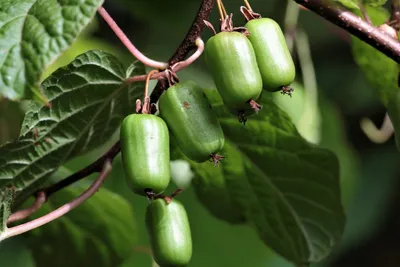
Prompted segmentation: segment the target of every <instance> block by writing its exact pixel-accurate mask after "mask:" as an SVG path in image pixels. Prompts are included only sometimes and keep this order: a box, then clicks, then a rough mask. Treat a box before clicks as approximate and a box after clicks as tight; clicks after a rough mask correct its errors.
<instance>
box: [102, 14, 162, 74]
mask: <svg viewBox="0 0 400 267" xmlns="http://www.w3.org/2000/svg"><path fill="white" fill-rule="evenodd" d="M97 11H98V12H99V14H100V15H101V16H102V17H103V19H104V20H105V21H106V22H107V24H108V26H110V28H111V29H112V30H113V32H114V33H115V35H117V37H118V38H119V39H120V40H121V42H122V43H123V44H124V46H125V47H126V48H127V49H128V50H129V52H131V54H132V55H133V56H134V57H135V58H137V59H138V60H139V61H140V62H142V63H143V64H145V65H146V66H149V67H151V68H155V69H161V70H164V69H166V68H167V67H168V63H166V62H160V61H155V60H152V59H150V58H148V57H146V56H145V55H143V54H142V53H141V52H140V51H139V50H138V49H137V48H136V47H135V46H134V45H133V44H132V42H131V41H130V40H129V39H128V37H127V36H126V35H125V33H124V32H123V31H122V30H121V28H120V27H119V26H118V24H117V23H116V22H115V21H114V19H113V18H112V17H111V16H110V14H109V13H108V12H107V11H106V10H105V9H104V7H100V8H99V9H98V10H97Z"/></svg>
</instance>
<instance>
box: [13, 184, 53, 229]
mask: <svg viewBox="0 0 400 267" xmlns="http://www.w3.org/2000/svg"><path fill="white" fill-rule="evenodd" d="M35 197H36V199H35V202H34V203H33V204H32V205H31V206H30V207H28V208H26V209H23V210H19V211H16V212H14V213H13V214H11V215H10V217H8V219H7V224H9V223H12V222H16V221H20V220H23V219H26V218H28V217H29V216H31V215H32V214H33V213H35V212H36V211H37V210H39V209H40V208H41V207H42V206H43V204H44V203H45V202H46V194H45V193H44V192H43V191H40V192H38V193H37V194H36V196H35Z"/></svg>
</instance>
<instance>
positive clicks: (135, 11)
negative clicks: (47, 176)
mask: <svg viewBox="0 0 400 267" xmlns="http://www.w3.org/2000/svg"><path fill="white" fill-rule="evenodd" d="M224 3H225V5H226V8H227V10H228V12H233V13H234V21H235V25H236V26H240V25H242V24H244V20H243V19H242V16H240V13H239V9H238V7H239V5H241V4H242V2H241V1H239V0H229V1H228V0H225V1H224ZM251 3H252V5H253V9H254V10H256V11H257V12H259V13H261V14H262V15H263V16H264V17H271V18H273V19H275V20H277V21H278V22H280V23H282V22H283V20H284V15H285V10H286V1H282V0H269V1H264V0H252V1H251ZM105 7H106V9H107V10H108V11H109V12H110V14H111V15H112V16H113V17H114V18H115V19H116V21H117V22H118V24H119V25H120V26H121V28H122V29H123V30H124V31H125V32H126V33H127V35H128V36H129V38H130V39H131V40H132V42H133V43H134V44H135V45H137V47H138V48H139V49H140V50H142V51H143V52H144V53H145V54H147V55H148V56H149V57H151V58H155V59H159V60H164V61H166V60H168V58H169V57H170V56H171V55H172V54H173V52H174V51H175V49H176V48H177V47H178V45H179V44H180V42H181V41H182V39H183V37H184V36H185V34H186V32H187V30H188V28H189V26H190V25H191V23H192V21H193V17H194V14H195V13H196V11H197V9H198V7H199V1H198V0H191V1H189V0H174V1H165V0H152V1H143V0H110V1H106V3H105ZM210 21H211V22H213V24H214V25H215V26H217V25H218V13H217V12H216V10H214V11H213V13H212V16H211V18H210ZM298 24H299V25H300V26H301V27H302V28H303V29H304V30H305V32H306V33H307V35H308V39H309V42H310V45H311V55H312V59H313V62H314V68H315V72H316V77H317V83H318V106H317V108H316V111H315V112H319V114H320V116H321V125H320V129H319V130H320V132H319V134H320V145H321V146H322V147H325V148H328V149H331V150H333V151H334V152H335V153H336V154H337V156H338V157H339V160H340V164H341V170H340V171H341V184H342V192H343V194H342V198H343V202H344V205H345V210H346V213H347V219H348V222H347V226H346V230H345V235H344V237H343V240H342V242H341V243H340V245H339V246H338V248H337V250H336V251H335V252H334V253H333V254H332V255H331V257H330V258H329V259H327V260H326V261H325V262H323V263H321V264H318V265H316V266H341V267H343V266H365V267H368V266H386V267H391V266H400V259H399V257H398V256H397V255H398V253H397V251H398V249H399V248H400V232H399V230H398V228H399V227H398V225H399V224H400V216H399V214H400V212H398V208H397V207H398V206H399V204H400V191H399V190H398V188H399V183H398V182H399V181H398V180H399V179H398V178H399V174H400V164H399V154H398V152H397V151H396V146H395V142H394V138H391V139H390V140H389V141H388V142H387V143H385V144H383V145H376V144H373V143H371V142H370V141H369V140H368V139H367V137H366V136H365V134H364V133H363V132H362V131H361V129H360V126H359V121H360V119H361V118H362V117H370V118H371V119H372V120H373V121H374V122H375V123H376V124H377V125H378V126H379V125H380V124H381V122H382V119H383V116H384V114H385V109H384V107H383V106H382V104H381V103H380V102H379V100H378V97H377V93H376V90H375V89H374V88H373V87H372V85H370V84H369V83H368V82H367V80H366V78H365V76H364V74H363V73H362V72H361V70H360V69H359V68H358V66H357V65H356V63H355V62H354V59H353V57H352V51H351V46H350V42H351V39H350V36H349V35H348V34H347V33H346V32H344V31H342V30H341V29H339V28H337V27H336V26H334V25H332V24H330V23H329V22H327V21H324V20H323V19H321V18H320V17H319V16H317V15H315V14H313V13H311V12H307V11H301V14H300V18H299V23H298ZM210 36H211V31H210V30H207V29H206V30H205V32H204V35H203V38H204V40H207V38H209V37H210ZM91 49H102V50H105V51H108V52H111V53H113V54H114V55H116V56H118V57H119V58H120V59H121V60H126V61H127V62H129V61H131V60H132V57H131V56H130V55H129V54H128V53H127V51H126V50H125V49H124V47H122V45H121V44H120V42H119V40H118V39H117V38H116V37H115V36H114V34H113V32H112V31H111V30H110V29H109V28H108V26H107V25H106V24H105V23H104V21H102V20H101V19H100V18H99V17H97V18H96V19H95V20H94V21H93V23H92V24H91V25H90V27H88V29H87V30H86V31H85V32H84V33H83V34H82V35H81V37H80V38H79V39H78V40H77V42H76V43H75V44H74V45H73V46H72V47H71V48H70V49H69V50H68V51H67V52H66V53H65V54H64V55H63V56H62V57H61V58H59V59H58V60H57V62H56V63H55V64H54V65H53V66H51V67H50V68H49V70H48V71H47V72H46V75H48V74H50V73H51V72H52V71H54V70H55V69H56V68H57V67H59V66H63V65H66V64H67V63H69V62H70V61H71V60H72V59H73V58H74V57H75V56H76V55H78V54H80V53H83V52H85V51H87V50H91ZM297 63H298V62H297ZM297 67H298V69H299V66H298V65H297ZM46 75H45V76H46ZM179 77H180V78H181V79H182V80H184V79H191V80H194V81H196V82H197V83H199V84H200V85H201V86H203V87H205V88H211V87H213V86H214V85H213V82H212V79H211V77H210V75H209V73H208V72H207V69H206V68H205V63H204V58H203V57H201V58H200V59H199V60H198V61H197V62H196V63H195V64H194V65H192V66H191V67H189V68H187V69H185V70H184V71H182V72H181V73H179ZM377 79H379V77H377ZM302 83H303V81H302V79H301V75H300V71H298V75H297V83H296V84H295V86H294V87H295V92H294V95H293V97H292V98H287V97H286V98H285V99H282V97H283V96H281V95H280V94H279V93H277V95H276V96H274V97H275V99H276V102H277V103H278V105H280V106H281V107H282V108H284V109H285V110H286V111H287V112H288V113H289V115H291V116H292V118H293V120H294V122H296V120H299V116H300V115H301V114H302V112H303V110H304V101H305V98H306V97H307V94H305V93H304V91H303V90H304V89H303V86H302ZM264 108H268V107H264ZM23 110H24V103H23V104H22V105H17V104H15V103H11V102H6V101H5V100H2V101H0V143H4V142H5V141H7V140H12V139H13V138H15V137H16V136H17V134H18V132H19V127H20V124H21V121H22V116H23ZM117 134H118V133H116V134H115V135H114V136H113V137H111V139H110V142H109V143H107V144H105V145H104V146H103V147H101V148H99V149H98V150H96V151H93V152H91V153H89V154H88V155H85V156H82V157H80V158H77V159H74V160H72V161H71V162H69V163H68V164H67V165H66V166H65V169H64V171H61V172H58V173H56V174H55V175H54V177H53V178H54V179H61V178H63V177H65V174H66V172H65V170H67V173H69V172H73V171H76V170H78V169H79V168H82V167H84V166H86V165H88V164H89V163H91V162H93V161H94V160H95V159H97V157H98V156H99V155H100V154H101V153H103V152H104V151H106V150H107V148H108V147H109V146H110V144H111V143H112V142H114V141H115V140H116V139H117V137H118V135H117ZM174 173H177V174H176V175H174V177H173V178H174V179H175V180H176V181H177V183H181V182H182V179H185V175H186V174H188V173H189V170H188V168H187V166H185V165H184V164H183V165H182V164H175V165H174ZM178 176H179V177H178ZM182 176H183V177H182ZM91 178H93V177H91ZM183 183H184V181H183ZM105 187H106V188H107V189H109V190H111V191H113V192H116V193H118V194H120V195H121V196H123V197H124V198H125V199H126V200H127V201H128V202H129V203H130V205H131V209H132V211H133V214H134V217H135V219H136V222H135V224H136V226H135V227H133V228H132V229H135V231H134V232H126V233H125V235H128V236H133V237H134V238H133V239H129V240H135V242H136V245H134V246H133V247H131V248H130V250H131V256H130V257H129V258H128V259H127V260H125V262H124V263H122V264H121V265H120V266H121V267H139V266H140V267H142V266H151V265H152V261H151V257H150V256H149V254H148V253H149V251H148V250H149V249H148V239H147V235H146V232H145V226H144V222H143V217H144V213H145V209H146V204H147V200H146V199H144V198H142V197H137V196H135V195H133V194H132V193H131V192H130V191H129V190H128V189H127V187H126V185H125V178H124V174H123V170H122V163H121V158H120V156H118V157H117V158H116V159H115V161H114V163H113V172H112V174H111V175H110V177H109V178H108V180H107V181H106V183H105ZM171 190H173V188H172V187H171V188H170V189H169V192H170V191H171ZM53 197H54V198H57V195H55V196H53ZM179 198H180V200H181V201H182V202H184V204H185V206H186V209H187V212H188V215H189V218H190V222H191V228H192V234H193V240H194V255H193V259H192V262H191V264H190V266H191V267H203V266H208V267H214V266H215V267H217V266H230V267H242V266H252V267H261V266H273V267H286V266H288V267H289V266H292V265H291V264H289V263H287V262H285V261H284V260H282V259H281V258H279V257H277V256H276V255H275V254H274V253H273V252H272V251H270V250H269V249H268V248H266V247H265V245H264V244H263V243H262V242H261V241H260V240H259V239H258V237H257V235H256V234H255V233H254V232H253V231H252V230H251V229H249V228H246V227H244V226H232V225H229V224H227V223H225V222H223V221H220V220H218V219H216V218H214V217H212V216H211V215H210V214H209V213H208V211H207V210H206V209H205V208H204V207H203V206H202V205H201V204H200V203H199V202H198V201H197V199H196V196H195V195H194V192H193V190H192V189H191V188H190V187H188V189H187V190H186V191H185V192H184V193H182V194H181V195H180V197H179ZM216 201H218V200H216ZM73 212H74V211H73ZM104 213H105V216H107V211H106V210H104ZM110 222H111V220H110ZM104 231H112V230H110V229H104ZM93 235H96V233H93ZM27 236H29V234H28V235H26V236H21V237H17V238H13V239H11V240H7V241H5V242H3V243H1V244H0V262H1V266H5V267H9V266H12V267H30V266H38V267H40V266H50V265H52V263H51V260H52V259H51V258H52V257H51V255H49V262H48V264H49V265H45V264H44V263H43V262H44V261H37V262H36V263H35V261H34V253H33V252H32V251H30V250H29V247H28V244H27V242H26V237H27ZM64 241H65V240H64V239H63V238H62V237H57V236H55V235H54V236H51V235H50V236H47V235H46V236H45V238H43V239H38V241H36V242H37V244H36V246H44V245H48V246H51V247H52V248H53V249H54V250H57V251H64V253H65V257H69V255H70V254H71V255H73V253H70V252H71V251H73V250H74V248H72V247H69V245H71V243H68V242H64ZM121 242H123V240H122V239H121ZM120 246H125V250H126V249H127V247H126V246H131V244H130V243H129V242H127V243H126V244H120ZM99 260H100V259H98V258H97V259H95V258H93V259H92V261H90V260H88V259H86V261H82V265H80V264H79V263H76V264H74V265H75V266H76V267H80V266H104V265H102V264H101V263H99V262H98V261H99ZM83 262H85V265H83ZM52 266H56V265H52Z"/></svg>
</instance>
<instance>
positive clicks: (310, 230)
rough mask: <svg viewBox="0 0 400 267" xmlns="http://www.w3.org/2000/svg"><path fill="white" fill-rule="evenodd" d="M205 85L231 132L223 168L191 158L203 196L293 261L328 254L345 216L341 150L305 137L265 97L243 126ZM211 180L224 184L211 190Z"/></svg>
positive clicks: (216, 211) (219, 211) (211, 207)
mask: <svg viewBox="0 0 400 267" xmlns="http://www.w3.org/2000/svg"><path fill="white" fill-rule="evenodd" d="M206 93H207V96H208V97H209V98H210V100H211V102H212V105H213V108H214V111H215V112H216V113H217V114H218V116H219V117H220V119H221V125H222V127H223V130H224V132H225V135H226V145H225V147H224V149H223V151H222V153H221V154H223V155H224V156H225V157H226V158H225V159H224V160H223V161H222V162H221V164H220V166H219V167H218V168H214V167H213V165H212V164H211V163H210V162H206V163H201V164H197V163H193V162H191V165H192V168H193V171H194V173H195V174H196V178H195V179H194V180H193V183H194V187H195V190H196V192H197V195H198V197H199V198H200V200H201V202H202V203H203V204H205V206H206V207H207V209H209V211H210V212H211V213H212V214H214V215H216V216H217V217H219V218H222V219H224V220H227V221H228V222H231V223H243V222H246V223H247V224H248V225H250V226H252V227H253V228H254V229H255V230H256V231H257V232H258V234H259V237H260V238H261V239H262V240H263V241H264V243H265V244H266V245H268V246H270V247H271V248H272V249H274V250H275V251H276V252H277V253H279V254H280V255H281V256H283V257H285V258H286V259H288V260H289V261H292V262H294V263H296V264H308V263H310V262H318V261H320V260H322V259H323V258H325V257H326V256H327V255H328V254H329V253H330V252H331V250H332V248H333V247H334V246H335V245H336V244H337V242H338V241H339V239H340V238H341V236H342V233H343V229H344V224H345V215H344V212H343V208H342V205H341V199H340V195H341V194H340V186H339V165H338V160H337V158H336V156H335V155H334V154H333V153H332V152H330V151H329V150H326V149H320V148H317V147H315V146H312V145H310V144H309V143H307V142H306V141H305V140H304V139H303V138H301V136H300V135H299V134H298V132H297V131H296V129H295V127H294V125H293V124H292V122H291V120H290V118H289V117H288V116H287V114H286V113H284V112H283V111H281V110H280V109H279V108H278V107H277V106H276V105H275V104H274V103H273V102H272V100H271V99H270V98H268V97H264V98H263V99H262V101H261V103H262V104H263V106H264V107H268V108H264V109H262V110H261V112H259V114H258V115H253V116H251V117H249V120H248V122H247V123H246V125H245V126H243V125H241V124H240V123H239V122H238V120H237V118H236V117H235V116H233V115H231V114H230V113H229V112H228V111H227V110H226V108H225V107H224V106H223V105H222V100H221V98H220V96H219V95H218V94H217V92H216V91H215V90H212V91H211V90H210V91H206ZM264 96H265V95H264ZM212 183H214V184H217V186H219V187H218V188H217V189H220V188H222V189H221V190H222V191H221V193H220V195H218V194H217V193H216V192H217V190H213V191H212V193H210V194H208V195H207V190H210V189H209V188H207V186H208V187H211V186H212ZM199 192H202V193H199ZM227 212H229V214H228V213H227Z"/></svg>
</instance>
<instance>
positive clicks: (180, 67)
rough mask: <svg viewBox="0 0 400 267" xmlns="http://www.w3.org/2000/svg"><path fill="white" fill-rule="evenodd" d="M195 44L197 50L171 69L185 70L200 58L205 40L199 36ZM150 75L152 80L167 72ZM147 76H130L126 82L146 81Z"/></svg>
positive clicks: (161, 77)
mask: <svg viewBox="0 0 400 267" xmlns="http://www.w3.org/2000/svg"><path fill="white" fill-rule="evenodd" d="M195 44H196V46H197V50H196V52H194V53H193V54H192V55H191V56H190V57H188V58H187V59H186V60H183V61H179V62H177V63H175V64H174V65H173V66H171V69H172V70H173V71H174V72H178V71H181V70H183V69H184V68H186V67H188V66H189V65H190V64H192V63H193V62H194V61H196V59H198V58H199V57H200V55H201V54H202V53H203V51H204V41H203V40H202V39H201V38H200V37H198V38H197V39H196V41H195ZM149 77H150V78H149V79H151V80H160V79H165V78H166V73H165V72H157V73H152V74H151V75H150V76H149ZM147 78H148V74H144V75H137V76H132V77H129V78H128V79H126V80H125V83H126V84H130V83H133V82H139V81H146V80H147ZM152 102H153V101H152ZM153 103H154V102H153Z"/></svg>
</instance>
